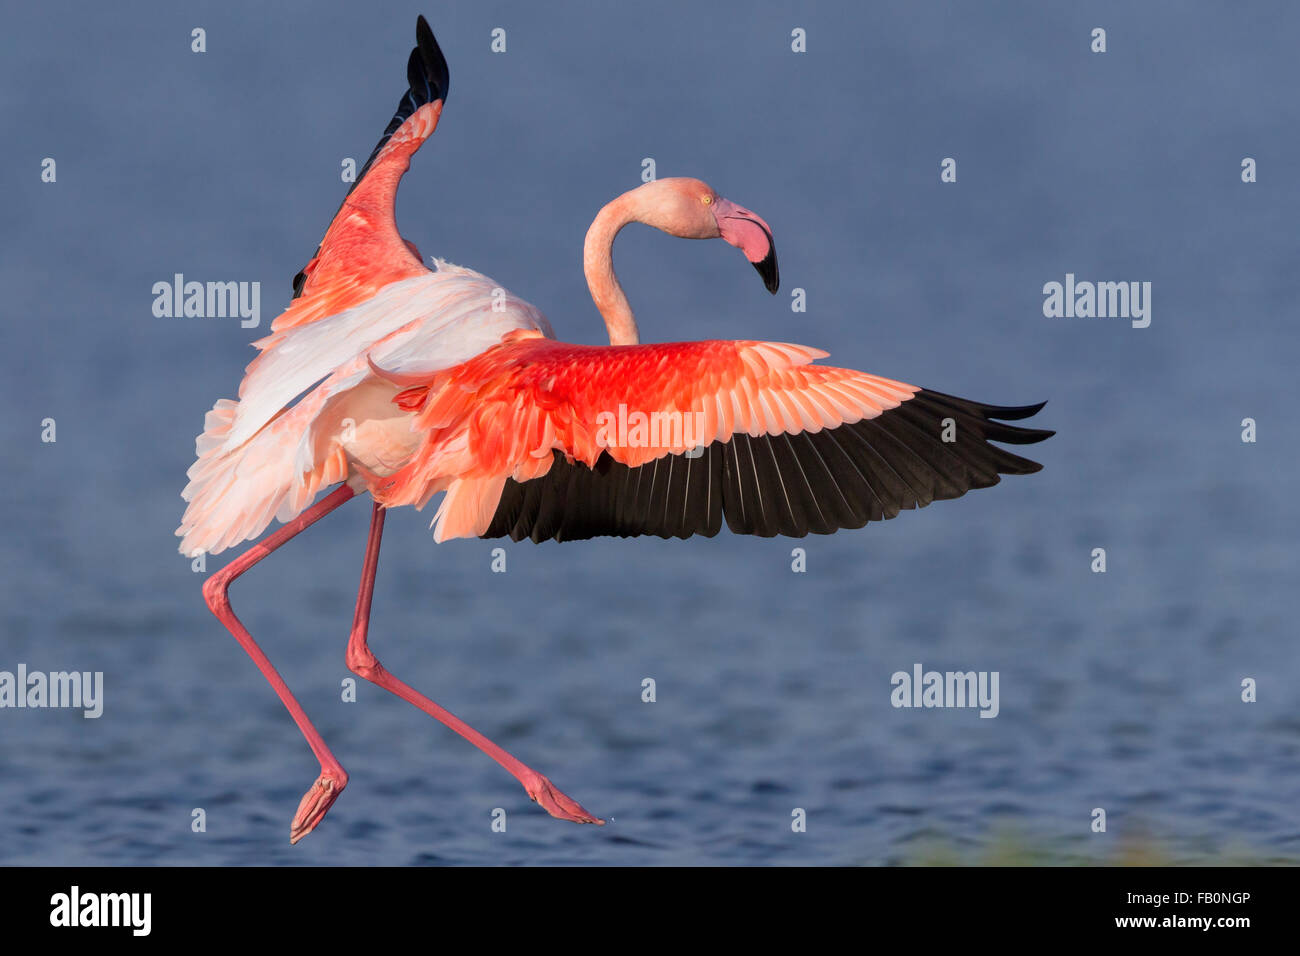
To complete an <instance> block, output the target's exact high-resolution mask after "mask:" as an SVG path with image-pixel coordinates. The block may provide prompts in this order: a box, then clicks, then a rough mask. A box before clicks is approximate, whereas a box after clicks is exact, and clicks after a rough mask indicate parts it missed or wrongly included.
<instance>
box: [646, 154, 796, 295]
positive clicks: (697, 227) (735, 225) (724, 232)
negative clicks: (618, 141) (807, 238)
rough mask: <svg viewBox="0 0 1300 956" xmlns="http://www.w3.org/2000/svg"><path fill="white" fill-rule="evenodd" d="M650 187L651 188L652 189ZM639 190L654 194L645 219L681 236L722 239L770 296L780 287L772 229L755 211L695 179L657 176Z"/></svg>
mask: <svg viewBox="0 0 1300 956" xmlns="http://www.w3.org/2000/svg"><path fill="white" fill-rule="evenodd" d="M652 187H653V189H652ZM641 189H643V190H646V191H652V192H653V193H654V197H653V198H654V203H653V205H654V214H653V218H652V217H649V216H648V217H647V218H646V220H645V221H647V222H649V224H650V225H653V226H655V227H656V228H659V229H662V230H663V231H664V232H666V233H668V234H669V235H672V236H679V237H681V238H683V239H723V240H725V241H726V242H728V243H730V244H731V245H733V246H735V247H736V248H737V249H739V250H740V251H741V252H743V253H744V254H745V258H746V259H748V260H749V262H750V264H751V265H753V267H754V268H755V269H757V270H758V274H759V275H760V276H762V277H763V285H765V286H766V287H767V291H768V292H771V293H772V294H773V295H775V294H776V290H777V289H778V288H780V285H781V277H780V273H779V272H778V270H777V265H776V243H775V242H773V241H772V228H771V227H770V226H769V225H768V224H767V223H766V222H765V221H764V220H763V217H762V216H760V215H758V214H757V213H754V212H750V211H749V210H748V209H746V208H745V207H744V206H738V205H736V203H734V202H732V201H731V200H730V199H723V198H722V197H721V196H719V195H718V193H717V191H716V190H715V189H714V188H713V187H712V186H710V185H709V184H708V183H705V182H702V181H700V180H698V179H687V178H673V179H659V180H655V181H654V182H652V183H647V184H646V185H645V186H642V187H641Z"/></svg>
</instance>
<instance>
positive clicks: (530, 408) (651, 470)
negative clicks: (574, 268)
mask: <svg viewBox="0 0 1300 956" xmlns="http://www.w3.org/2000/svg"><path fill="white" fill-rule="evenodd" d="M824 355H825V353H824V352H820V351H818V350H816V349H809V348H806V347H803V346H798V345H788V344H780V343H772V342H716V341H714V342H682V343H670V344H663V345H635V346H621V347H591V346H579V345H570V344H567V343H562V342H554V341H550V340H546V339H542V338H531V337H525V335H524V334H519V335H517V336H516V337H515V340H514V341H511V342H507V343H504V344H502V345H500V346H498V347H496V348H494V349H490V350H488V351H487V352H485V353H484V354H483V355H481V356H478V357H477V358H475V359H474V360H472V361H470V362H468V363H465V364H464V365H462V366H459V367H457V368H455V369H449V370H446V371H444V372H442V373H439V374H437V375H434V376H429V377H426V378H424V379H423V380H421V379H419V378H418V377H408V378H404V379H402V380H401V384H404V385H407V386H408V388H407V389H406V391H405V392H403V393H402V394H400V395H399V396H398V401H399V403H400V404H402V405H403V406H404V407H407V408H410V409H413V410H415V411H416V412H417V415H416V420H415V427H417V428H420V429H423V430H424V431H425V440H424V443H423V444H422V446H421V449H420V451H419V452H417V454H416V456H415V457H414V459H413V460H412V462H411V464H410V465H408V466H407V467H406V468H404V469H402V470H401V471H398V472H396V473H395V474H394V475H392V476H390V477H389V479H387V480H386V481H382V482H380V483H379V484H378V485H377V486H372V487H373V488H374V493H375V496H376V498H377V499H378V500H379V501H381V502H382V503H385V504H390V505H397V504H416V505H421V504H423V503H424V502H425V501H427V500H428V498H429V497H431V496H432V494H435V493H437V492H438V491H446V492H447V495H446V498H444V500H443V502H442V505H441V507H440V508H439V512H438V518H437V520H438V531H437V533H436V537H437V538H438V540H444V539H446V538H449V537H457V536H467V535H482V536H484V537H499V536H503V535H510V536H511V537H513V538H515V539H516V540H518V539H520V538H524V537H530V538H532V539H534V540H537V541H540V540H543V539H546V538H555V539H557V540H570V539H575V538H590V537H594V536H597V535H621V536H628V535H638V534H655V535H659V536H661V537H673V536H675V537H688V536H690V535H692V534H706V535H712V534H716V533H717V532H718V530H719V529H720V528H721V525H722V522H723V521H724V520H725V521H726V522H727V524H728V526H729V527H730V528H731V529H732V530H733V531H735V532H737V533H741V534H757V535H763V536H770V535H776V534H786V535H792V536H802V535H805V534H807V533H809V532H813V533H821V534H824V533H829V532H832V531H835V530H837V529H838V528H857V527H861V526H862V525H863V524H865V523H866V522H867V521H871V520H881V519H884V518H891V517H893V516H895V515H896V514H898V512H899V511H900V510H903V509H908V508H915V507H920V506H924V505H926V504H929V503H930V502H931V501H933V500H935V499H939V498H955V497H957V496H959V495H961V494H964V493H965V492H966V491H967V490H969V489H971V488H982V487H987V486H989V485H993V484H996V483H997V482H998V480H999V475H1000V474H1027V473H1030V472H1034V471H1037V470H1039V468H1040V467H1041V466H1040V465H1038V464H1037V463H1035V462H1032V461H1029V460H1027V459H1024V458H1021V457H1019V456H1017V455H1013V454H1011V453H1010V452H1007V451H1005V450H1003V449H1001V448H998V447H997V446H995V445H992V444H990V441H998V442H1008V443H1012V444H1025V443H1030V442H1036V441H1041V440H1042V439H1044V438H1047V437H1048V436H1050V435H1051V434H1052V432H1048V431H1040V430H1037V429H1027V428H1020V427H1016V426H1012V425H1006V424H1003V423H1001V422H999V421H997V420H996V419H1012V420H1014V419H1020V418H1026V417H1028V416H1030V415H1032V414H1034V413H1035V412H1037V411H1038V410H1039V409H1040V408H1041V407H1042V406H1041V405H1034V406H1024V407H1013V408H1001V407H997V406H991V405H982V404H979V403H976V402H969V401H966V400H964V399H959V398H955V397H953V396H949V395H944V394H942V393H939V392H931V391H928V390H925V389H920V388H917V387H916V386H914V385H907V384H905V383H902V382H896V381H893V380H890V379H886V378H881V377H879V376H875V375H869V374H867V373H864V372H857V371H853V370H850V369H838V368H829V367H826V366H820V365H813V364H811V363H812V361H813V360H814V359H816V358H820V357H823V356H824Z"/></svg>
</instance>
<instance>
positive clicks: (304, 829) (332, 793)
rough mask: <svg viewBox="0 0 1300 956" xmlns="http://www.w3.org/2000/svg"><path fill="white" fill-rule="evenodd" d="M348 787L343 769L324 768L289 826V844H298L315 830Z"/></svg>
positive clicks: (299, 805) (346, 776)
mask: <svg viewBox="0 0 1300 956" xmlns="http://www.w3.org/2000/svg"><path fill="white" fill-rule="evenodd" d="M347 785H348V775H347V774H346V773H345V772H344V771H343V768H342V767H339V768H338V769H337V770H326V769H325V768H324V767H322V768H321V772H320V776H319V777H317V778H316V782H315V783H313V784H312V785H311V789H309V790H308V791H307V792H306V793H305V794H303V798H302V802H301V803H299V804H298V812H297V813H295V814H294V816H293V823H291V824H290V825H289V842H290V843H297V842H298V841H299V840H301V839H302V838H303V837H305V836H306V835H307V834H308V833H311V831H312V830H315V829H316V824H318V823H320V822H321V820H323V819H324V818H325V813H326V812H327V811H328V810H329V808H330V807H332V806H333V805H334V801H335V800H337V799H338V798H339V794H340V793H342V792H343V788H344V787H346V786H347Z"/></svg>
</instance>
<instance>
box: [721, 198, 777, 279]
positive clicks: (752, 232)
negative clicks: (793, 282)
mask: <svg viewBox="0 0 1300 956" xmlns="http://www.w3.org/2000/svg"><path fill="white" fill-rule="evenodd" d="M713 218H714V219H715V220H716V221H717V223H718V233H719V235H721V237H722V238H723V239H725V240H726V241H727V242H729V243H731V244H732V245H733V246H735V247H736V248H737V249H739V250H740V251H741V252H743V253H744V254H745V258H746V259H748V260H749V261H750V262H751V263H753V265H754V268H755V269H757V270H758V274H759V275H760V276H762V277H763V285H765V286H767V291H768V292H771V293H772V294H773V295H775V294H776V290H777V289H778V288H780V286H781V276H780V273H779V271H778V270H777V266H776V243H774V242H773V241H772V229H771V227H770V226H768V224H767V223H766V222H764V221H763V217H762V216H759V215H758V214H757V213H753V212H750V211H749V210H748V209H746V208H745V207H744V206H737V205H736V204H735V203H734V202H732V201H731V200H730V199H722V198H721V197H719V199H718V201H717V202H715V203H714V204H713Z"/></svg>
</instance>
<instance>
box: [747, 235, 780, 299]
mask: <svg viewBox="0 0 1300 956" xmlns="http://www.w3.org/2000/svg"><path fill="white" fill-rule="evenodd" d="M753 265H754V268H755V269H757V270H758V274H759V275H761V276H762V277H763V285H764V286H766V287H767V291H768V292H770V293H772V294H773V295H776V291H777V290H778V289H779V288H781V273H780V270H778V269H777V267H776V247H775V246H769V247H768V250H767V255H766V256H764V257H763V261H762V262H755V263H754V264H753Z"/></svg>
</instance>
